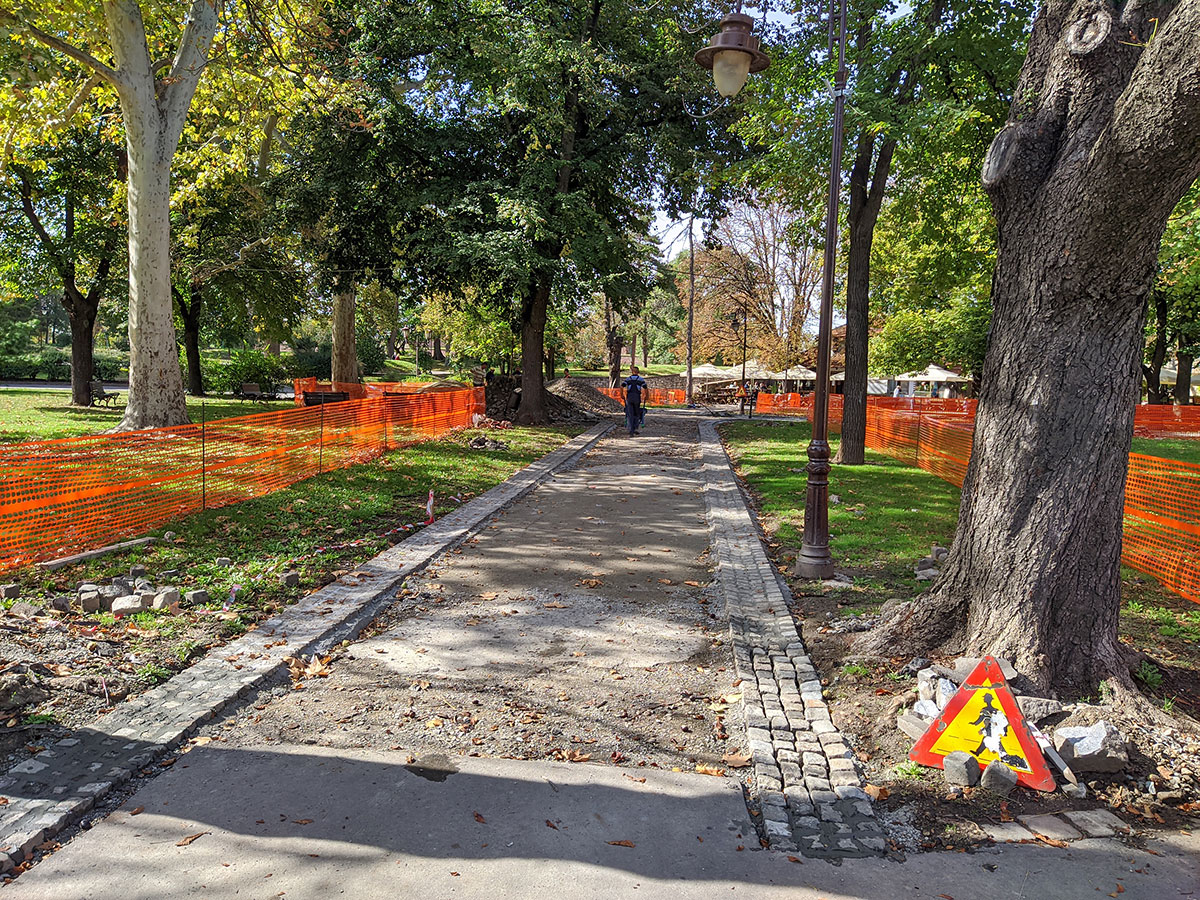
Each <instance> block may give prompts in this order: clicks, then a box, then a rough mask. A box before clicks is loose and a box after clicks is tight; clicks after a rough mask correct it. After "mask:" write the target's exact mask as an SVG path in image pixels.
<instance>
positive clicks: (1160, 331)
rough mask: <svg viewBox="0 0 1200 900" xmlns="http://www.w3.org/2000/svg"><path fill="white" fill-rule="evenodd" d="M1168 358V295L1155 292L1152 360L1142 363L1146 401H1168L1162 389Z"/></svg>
mask: <svg viewBox="0 0 1200 900" xmlns="http://www.w3.org/2000/svg"><path fill="white" fill-rule="evenodd" d="M1147 305H1149V304H1147ZM1166 360H1167V295H1166V294H1163V293H1161V292H1156V293H1155V294H1154V343H1153V344H1152V345H1151V349H1150V362H1148V363H1142V376H1143V377H1144V378H1145V379H1146V402H1148V403H1166V402H1167V399H1166V395H1165V393H1164V391H1163V389H1162V367H1163V363H1164V362H1166Z"/></svg>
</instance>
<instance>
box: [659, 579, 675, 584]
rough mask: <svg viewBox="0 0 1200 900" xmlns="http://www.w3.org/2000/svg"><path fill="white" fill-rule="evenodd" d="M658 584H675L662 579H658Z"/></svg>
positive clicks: (669, 580)
mask: <svg viewBox="0 0 1200 900" xmlns="http://www.w3.org/2000/svg"><path fill="white" fill-rule="evenodd" d="M658 583H659V584H674V583H675V582H673V581H672V580H671V579H670V578H660V579H658Z"/></svg>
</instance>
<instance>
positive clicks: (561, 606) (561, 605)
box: [542, 603, 571, 609]
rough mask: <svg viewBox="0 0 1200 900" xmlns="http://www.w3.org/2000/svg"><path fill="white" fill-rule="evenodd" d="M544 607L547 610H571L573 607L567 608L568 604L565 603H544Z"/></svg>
mask: <svg viewBox="0 0 1200 900" xmlns="http://www.w3.org/2000/svg"><path fill="white" fill-rule="evenodd" d="M542 606H544V607H545V608H546V609H570V608H571V607H569V606H567V604H565V603H543V604H542Z"/></svg>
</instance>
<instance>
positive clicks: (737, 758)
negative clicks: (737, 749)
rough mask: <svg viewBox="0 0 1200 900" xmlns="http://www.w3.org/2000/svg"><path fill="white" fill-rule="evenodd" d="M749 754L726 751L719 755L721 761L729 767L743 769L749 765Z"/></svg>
mask: <svg viewBox="0 0 1200 900" xmlns="http://www.w3.org/2000/svg"><path fill="white" fill-rule="evenodd" d="M751 758H752V757H751V756H750V754H749V753H732V752H731V753H726V754H725V755H724V756H722V757H721V762H723V763H725V765H727V766H729V768H731V769H744V768H746V767H747V766H748V765H750V761H751Z"/></svg>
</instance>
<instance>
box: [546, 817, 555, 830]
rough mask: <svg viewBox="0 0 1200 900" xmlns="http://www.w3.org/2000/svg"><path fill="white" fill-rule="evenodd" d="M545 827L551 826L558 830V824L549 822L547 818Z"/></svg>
mask: <svg viewBox="0 0 1200 900" xmlns="http://www.w3.org/2000/svg"><path fill="white" fill-rule="evenodd" d="M546 827H547V828H553V829H554V830H555V831H558V826H557V825H555V824H554V823H553V822H551V821H550V820H549V819H547V820H546Z"/></svg>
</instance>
